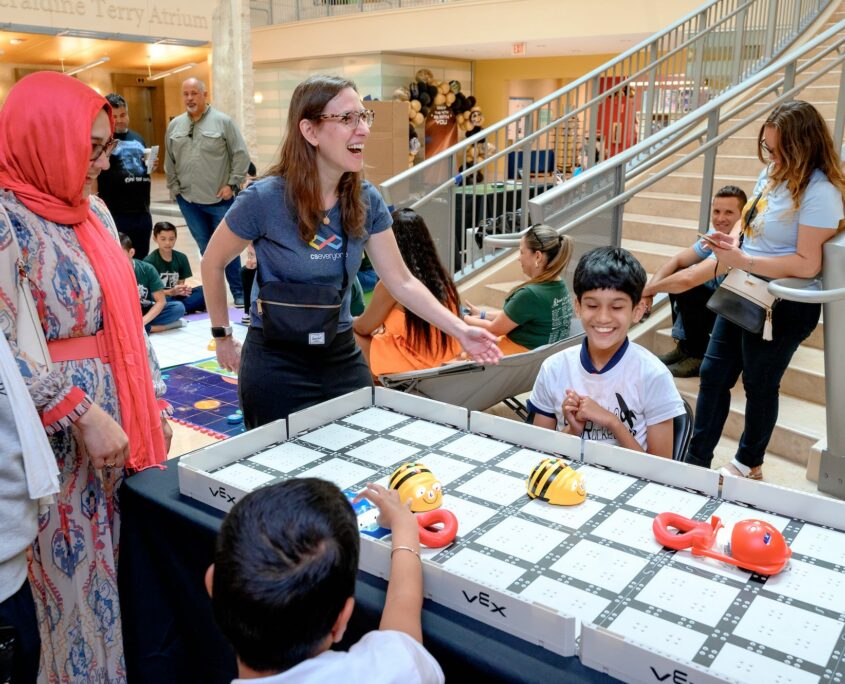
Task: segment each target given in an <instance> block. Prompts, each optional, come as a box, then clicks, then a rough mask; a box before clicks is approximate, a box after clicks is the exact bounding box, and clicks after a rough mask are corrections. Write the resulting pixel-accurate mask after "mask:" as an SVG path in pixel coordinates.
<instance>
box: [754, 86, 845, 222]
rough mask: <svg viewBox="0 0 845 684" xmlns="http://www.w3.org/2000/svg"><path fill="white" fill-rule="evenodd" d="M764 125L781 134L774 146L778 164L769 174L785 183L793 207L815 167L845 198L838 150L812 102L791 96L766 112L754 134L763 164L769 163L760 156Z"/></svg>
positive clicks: (777, 183) (844, 181)
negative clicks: (758, 129)
mask: <svg viewBox="0 0 845 684" xmlns="http://www.w3.org/2000/svg"><path fill="white" fill-rule="evenodd" d="M767 127H772V128H774V129H776V130H777V131H778V133H779V135H780V139H779V142H778V149H777V154H778V157H779V159H780V164H779V165H778V166H777V167H773V168H772V170H771V172H770V174H769V178H770V179H771V182H772V183H773V184H774V185H779V184H780V183H784V182H785V183H786V187H787V188H788V189H789V193H790V195H792V203H793V205H794V206H795V209H798V208H799V207H800V205H801V197H802V195H803V194H804V191H805V190H806V189H807V185H809V183H810V177H811V176H812V175H813V171H815V170H816V169H819V170H820V171H821V172H822V173H823V174H824V175H825V176H827V179H828V180H829V181H830V182H831V183H833V185H834V186H835V187H836V189H837V190H839V192H840V193H842V196H843V198H845V175H843V173H842V166H841V162H840V159H839V151H838V150H837V149H836V146H835V145H834V144H833V137H832V136H831V134H830V129H828V127H827V123H826V122H825V120H824V119H823V118H822V115H821V114H819V112H818V110H817V109H816V108H815V107H813V105H811V104H810V103H809V102H804V101H803V100H793V101H791V102H784V103H783V104H781V105H778V106H777V107H775V109H774V110H773V111H772V113H771V114H769V116H768V118H767V119H766V121H765V122H764V123H763V125H762V126H761V127H760V133H759V135H758V136H757V143H758V150H757V156H758V158H759V159H760V161H761V162H763V163H764V164H766V163H768V160H767V159H765V158H764V157H763V133H764V132H765V130H766V128H767Z"/></svg>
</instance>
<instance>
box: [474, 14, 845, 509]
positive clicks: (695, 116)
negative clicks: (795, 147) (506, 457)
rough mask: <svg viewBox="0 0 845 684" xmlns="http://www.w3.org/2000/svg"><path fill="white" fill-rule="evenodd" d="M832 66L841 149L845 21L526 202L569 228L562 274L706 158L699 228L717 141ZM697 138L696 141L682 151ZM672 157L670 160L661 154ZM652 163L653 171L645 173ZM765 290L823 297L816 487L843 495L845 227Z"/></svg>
mask: <svg viewBox="0 0 845 684" xmlns="http://www.w3.org/2000/svg"><path fill="white" fill-rule="evenodd" d="M813 53H815V54H813ZM835 69H839V70H840V76H839V88H838V100H837V104H836V111H835V113H834V116H833V126H832V130H833V135H834V143H835V144H836V145H837V147H839V146H840V145H842V142H843V135H845V21H840V22H838V23H837V24H835V25H833V26H831V27H830V28H829V29H828V30H826V31H825V32H823V33H821V34H820V35H818V36H817V37H816V38H814V39H812V40H811V41H809V42H808V43H807V44H805V45H803V46H802V47H801V48H798V49H796V50H794V51H793V52H791V53H790V54H788V55H786V56H784V57H783V58H781V59H779V60H778V61H777V62H775V63H774V64H772V65H771V66H769V67H767V68H765V69H763V70H762V71H760V72H759V73H758V74H756V75H755V76H752V77H751V78H749V79H748V80H746V82H745V83H743V84H741V85H740V86H737V87H735V88H733V89H731V90H729V91H727V92H725V93H723V94H722V95H720V96H719V97H717V98H715V99H714V100H712V101H711V102H709V103H708V104H706V105H704V106H703V107H701V108H700V110H699V111H696V112H692V113H690V114H688V115H687V116H686V117H684V118H683V119H682V120H680V121H677V122H675V123H674V124H672V125H670V126H669V127H668V128H667V129H665V130H663V131H660V132H659V133H658V134H656V135H655V136H653V139H649V140H645V141H643V142H641V143H639V144H637V145H635V146H634V147H632V148H631V149H629V150H626V151H624V152H622V153H620V154H619V155H617V156H616V157H614V158H612V159H609V160H607V161H605V162H602V163H601V164H599V165H598V166H596V167H594V168H593V169H590V170H589V171H586V172H585V173H584V174H582V175H581V176H579V177H577V178H573V179H571V180H569V181H567V182H566V183H564V184H563V185H561V186H560V187H557V188H554V189H553V190H551V191H549V192H547V193H544V194H543V195H541V196H539V197H535V198H533V199H532V200H531V202H530V212H531V218H532V220H533V221H535V222H536V221H541V222H543V223H547V224H549V225H552V226H555V227H557V228H558V232H559V233H561V234H563V233H565V234H567V235H569V236H570V237H571V238H573V240H574V242H575V248H574V250H573V257H572V261H571V264H570V267H569V270H568V272H567V276H571V269H572V268H574V266H573V264H575V263H577V260H578V258H579V256H580V255H581V254H582V253H583V252H585V251H587V250H588V249H590V248H592V247H593V246H596V245H607V244H615V245H618V244H620V242H621V232H622V218H623V209H624V205H625V203H626V202H627V201H628V200H629V199H631V198H632V197H635V196H636V195H637V194H638V193H640V192H642V191H644V190H646V189H647V188H649V187H650V186H651V185H653V184H654V183H656V182H658V181H660V180H661V179H664V178H667V177H669V176H670V174H672V173H673V172H675V171H677V170H678V169H681V168H683V167H684V166H685V165H686V164H688V163H689V162H690V161H692V160H694V159H698V158H700V157H702V156H703V157H704V170H703V172H702V189H701V195H700V203H701V220H700V222H699V229H700V230H701V231H702V232H703V231H705V230H706V229H707V227H708V225H709V206H710V199H711V197H712V194H713V186H714V183H713V181H714V174H715V166H716V163H715V162H716V152H717V149H718V147H719V145H720V144H722V143H723V142H725V141H726V140H727V139H729V138H730V137H731V136H732V135H734V134H735V133H736V132H738V131H739V130H741V129H743V128H745V127H746V126H748V125H749V124H751V123H754V122H755V121H758V120H759V118H760V116H761V110H760V108H759V107H756V105H758V103H760V102H761V101H762V100H764V99H766V102H765V104H766V106H767V110H766V111H768V110H770V109H771V108H773V107H775V106H776V105H778V104H780V103H782V102H786V101H788V100H792V99H794V98H795V96H796V95H798V94H800V93H801V91H802V90H804V89H805V88H806V87H807V86H809V85H811V84H813V83H815V82H816V81H818V80H819V79H820V78H821V77H823V76H825V75H826V74H829V73H831V72H833V71H834V70H835ZM744 91H749V92H753V95H751V96H746V97H744V98H742V99H740V98H739V97H738V96H739V95H740V94H742V93H743V92H744ZM755 107H756V108H755ZM696 140H697V141H698V146H697V147H695V149H692V150H691V151H688V152H686V153H685V154H684V153H681V150H683V149H684V148H689V147H690V146H691V144H692V145H694V144H695V141H696ZM655 150H657V152H656V153H655ZM670 158H671V159H674V161H667V160H669V159H670ZM637 159H639V160H642V161H641V163H639V164H638V165H636V166H635V167H634V168H631V162H632V161H633V160H637ZM658 165H660V167H659V168H658V169H656V170H655V171H653V172H652V173H650V174H648V175H646V172H649V171H652V170H653V169H655V167H657V166H658ZM518 237H519V234H516V235H513V236H508V237H504V236H498V237H489V238H486V239H485V242H488V243H490V244H491V245H492V246H499V247H508V246H513V245H514V243H515V240H517V239H518ZM822 288H823V289H822ZM769 290H770V291H771V292H772V293H773V294H775V295H777V296H779V297H783V298H786V299H792V300H795V301H805V302H818V303H822V304H824V307H825V309H824V320H825V347H824V363H825V384H826V391H827V394H826V406H825V410H826V421H827V447H826V448H825V449H824V451H823V452H822V460H821V465H820V475H819V490H820V491H824V492H828V493H831V494H834V495H835V496H838V497H840V498H845V423H843V421H842V415H843V411H845V383H843V378H845V360H843V357H842V354H841V353H840V351H839V350H840V349H841V348H842V346H843V345H845V234H839V235H837V236H835V237H833V238H831V239H830V240H829V241H828V242H827V243H825V246H824V269H823V274H822V281H821V283H820V282H819V280H818V279H809V280H803V279H798V278H786V279H781V280H776V281H773V282H772V283H770V285H769Z"/></svg>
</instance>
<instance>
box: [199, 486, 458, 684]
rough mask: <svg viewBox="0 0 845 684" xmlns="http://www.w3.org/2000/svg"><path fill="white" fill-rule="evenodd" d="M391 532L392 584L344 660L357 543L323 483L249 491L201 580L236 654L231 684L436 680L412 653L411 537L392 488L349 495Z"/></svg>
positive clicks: (349, 517) (350, 519) (424, 654)
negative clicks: (374, 621) (376, 616)
mask: <svg viewBox="0 0 845 684" xmlns="http://www.w3.org/2000/svg"><path fill="white" fill-rule="evenodd" d="M362 497H363V498H367V499H368V500H370V501H372V502H373V503H374V504H375V505H376V506H378V508H379V511H380V513H381V516H380V518H379V524H381V525H382V526H384V527H389V528H390V529H391V530H392V537H391V538H392V540H393V550H392V552H391V565H390V581H389V584H388V587H387V596H386V599H385V603H384V612H383V613H382V617H381V623H380V624H379V629H378V630H377V631H373V632H369V633H368V634H366V635H364V637H362V638H361V640H360V641H358V642H357V643H356V644H355V645H354V646H352V648H351V649H350V650H349V651H348V652H343V651H332V650H329V649H330V648H331V646H332V645H333V644H335V643H337V642H339V641H340V640H341V639H342V638H343V634H344V631H345V630H346V625H347V623H348V622H349V619H350V617H351V615H352V610H353V608H354V605H355V599H354V598H353V595H354V593H355V576H356V574H357V572H358V553H359V545H360V533H359V531H358V523H357V520H356V517H355V513H354V511H353V510H352V507H351V506H350V504H349V502H348V501H347V499H346V497H345V496H344V494H343V493H342V492H341V491H340V490H339V489H338V488H337V487H336V486H335V485H333V484H331V483H330V482H327V481H325V480H319V479H316V478H303V479H293V480H287V481H285V482H281V483H279V484H275V485H271V486H268V487H263V488H261V489H258V490H256V491H254V492H252V493H250V494H248V495H247V496H246V497H244V498H243V499H242V500H241V501H239V502H238V503H237V504H236V505H235V506H234V507H233V508H232V510H231V511H230V512H229V514H228V515H227V516H226V519H225V520H224V521H223V526H222V528H221V530H220V535H219V537H218V539H217V549H216V553H215V558H214V564H213V565H212V566H211V567H209V569H208V572H207V573H206V578H205V579H206V587H207V588H208V590H209V594H210V595H211V600H212V607H213V609H214V616H215V619H216V620H217V623H218V625H219V626H220V629H221V630H222V632H223V634H224V635H225V636H226V638H227V639H228V640H229V641H230V642H231V643H232V645H233V646H234V649H235V652H236V653H237V656H238V674H239V677H240V679H237V680H235V681H236V682H241V681H245V680H251V681H255V682H256V684H258V683H259V682H260V683H261V684H281V683H282V682H284V683H289V682H329V681H347V682H372V683H373V684H379V683H381V682H391V683H392V682H396V683H397V684H400V683H401V684H406V683H408V682H419V683H420V684H428V683H432V684H433V683H436V682H437V683H439V682H443V681H444V678H443V672H442V671H441V669H440V666H439V665H438V664H437V661H435V660H434V658H433V657H432V656H431V654H429V653H428V651H426V650H425V648H423V646H422V643H421V642H422V625H421V612H422V599H423V597H422V565H421V562H420V557H419V529H418V527H417V521H416V519H415V518H414V515H413V514H412V513H411V512H410V510H409V509H408V508H407V507H406V506H403V505H402V504H401V502H400V500H399V494H398V492H396V491H395V490H387V489H385V488H384V487H381V486H380V485H375V484H368V485H367V489H366V490H365V491H364V492H363V493H362V494H361V495H359V497H358V498H359V499H360V498H362Z"/></svg>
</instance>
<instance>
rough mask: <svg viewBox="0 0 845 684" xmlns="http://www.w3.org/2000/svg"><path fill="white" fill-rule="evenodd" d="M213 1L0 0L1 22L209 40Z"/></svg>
mask: <svg viewBox="0 0 845 684" xmlns="http://www.w3.org/2000/svg"><path fill="white" fill-rule="evenodd" d="M214 4H215V3H214V1H213V0H179V2H178V3H173V2H169V1H168V0H52V1H51V2H36V1H35V0H0V16H2V18H3V22H9V23H11V24H18V25H22V26H43V27H50V28H56V29H82V30H85V31H98V32H101V33H105V34H110V33H119V34H124V35H132V36H160V37H166V38H183V39H186V40H203V41H206V40H211V13H212V10H213V9H214Z"/></svg>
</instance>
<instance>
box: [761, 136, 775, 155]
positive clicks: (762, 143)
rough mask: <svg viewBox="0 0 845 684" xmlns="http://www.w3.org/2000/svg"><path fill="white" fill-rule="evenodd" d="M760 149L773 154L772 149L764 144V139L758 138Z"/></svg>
mask: <svg viewBox="0 0 845 684" xmlns="http://www.w3.org/2000/svg"><path fill="white" fill-rule="evenodd" d="M760 149H761V150H763V152H765V153H766V154H774V150H773V149H772V148H771V147H769V146H768V145H767V144H766V141H765V140H762V139H761V140H760Z"/></svg>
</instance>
